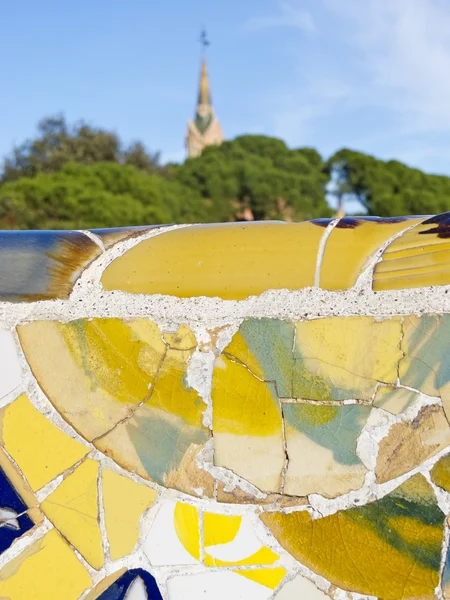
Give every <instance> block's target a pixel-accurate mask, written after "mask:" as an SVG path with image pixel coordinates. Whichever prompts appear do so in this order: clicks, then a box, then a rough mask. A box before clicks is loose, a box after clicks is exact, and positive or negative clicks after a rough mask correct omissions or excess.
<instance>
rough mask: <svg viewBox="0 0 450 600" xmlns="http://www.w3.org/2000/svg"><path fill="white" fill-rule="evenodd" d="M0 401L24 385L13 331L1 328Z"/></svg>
mask: <svg viewBox="0 0 450 600" xmlns="http://www.w3.org/2000/svg"><path fill="white" fill-rule="evenodd" d="M0 356H1V357H2V359H1V361H0V399H1V398H3V397H4V396H6V395H7V394H10V393H11V392H13V391H14V390H15V389H16V388H18V387H19V386H20V384H21V383H22V368H21V366H20V362H19V356H18V354H17V348H16V343H15V341H14V337H13V334H12V332H11V331H8V330H6V329H1V328H0Z"/></svg>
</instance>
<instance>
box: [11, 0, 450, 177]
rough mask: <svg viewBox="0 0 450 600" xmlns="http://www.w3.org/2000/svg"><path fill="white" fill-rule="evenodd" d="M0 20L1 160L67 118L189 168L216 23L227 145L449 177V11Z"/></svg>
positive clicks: (97, 13) (75, 11)
mask: <svg viewBox="0 0 450 600" xmlns="http://www.w3.org/2000/svg"><path fill="white" fill-rule="evenodd" d="M0 19H1V23H2V34H1V36H0V55H1V56H2V60H1V63H0V65H1V66H0V72H1V92H0V155H4V154H6V153H7V152H8V151H9V150H10V149H11V147H12V145H13V144H14V143H20V142H21V141H23V140H24V139H25V138H27V137H30V136H32V135H33V133H34V131H35V125H36V123H37V121H38V120H39V119H40V118H41V117H43V116H45V115H50V114H54V113H57V112H64V113H65V115H66V116H67V118H68V119H69V120H70V121H74V120H77V119H80V118H83V119H85V120H87V121H88V122H90V123H92V124H94V125H99V126H103V127H106V128H111V129H114V130H116V131H117V133H119V135H120V136H121V137H122V138H123V139H124V140H125V141H131V140H136V139H138V140H142V141H143V142H144V143H145V144H146V145H147V146H148V147H149V148H150V149H151V150H161V151H162V153H163V157H164V158H165V159H167V160H181V159H182V158H183V157H184V139H183V138H184V134H185V128H186V121H187V119H188V118H190V117H191V116H192V115H193V111H194V106H195V100H196V93H197V85H198V76H199V60H200V48H199V44H198V43H197V39H198V37H199V33H200V29H201V27H202V25H203V24H204V25H205V26H206V27H207V29H208V32H209V36H210V38H211V41H212V46H211V47H210V50H209V56H208V64H209V71H210V79H211V85H212V94H213V102H214V106H215V109H216V112H217V115H218V117H219V118H220V120H221V122H222V126H223V129H224V132H225V135H226V137H227V138H233V137H235V136H236V135H239V134H243V133H263V134H267V135H274V136H278V137H281V138H283V139H285V140H286V142H287V143H288V144H289V145H290V146H313V147H316V148H317V149H318V150H319V151H320V152H321V153H322V154H323V155H324V156H325V157H326V156H329V155H330V154H331V153H333V152H334V151H335V150H337V149H339V148H341V147H344V146H346V147H350V148H354V149H359V150H362V151H365V152H369V153H371V154H374V155H376V156H379V157H381V158H386V159H387V158H396V159H399V160H402V161H404V162H406V163H407V164H410V165H413V166H418V167H420V168H423V169H425V170H426V171H429V172H436V173H444V174H448V175H450V143H449V138H450V2H449V1H448V0H239V1H238V0H209V1H206V0H160V1H158V2H157V1H156V0H128V1H127V2H124V1H123V0H121V1H117V0H108V1H106V0H94V1H93V0H77V1H76V2H74V1H73V0H66V1H65V2H61V0H41V1H40V2H36V1H35V0H22V1H21V2H8V3H6V2H4V3H2V6H1V7H0Z"/></svg>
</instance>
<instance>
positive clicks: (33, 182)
mask: <svg viewBox="0 0 450 600" xmlns="http://www.w3.org/2000/svg"><path fill="white" fill-rule="evenodd" d="M205 221H207V207H206V203H205V201H204V199H203V198H202V197H201V196H200V194H199V193H198V192H196V191H195V190H193V189H191V188H186V187H184V186H183V185H182V184H180V183H179V182H177V181H167V180H166V179H164V178H163V177H160V176H159V175H152V174H149V173H146V172H145V171H139V170H138V169H136V168H135V167H133V166H131V165H120V164H114V163H98V164H92V165H80V164H77V163H67V164H65V165H64V166H63V167H62V169H60V170H59V171H57V172H55V173H39V174H38V175H36V176H35V177H32V178H31V177H22V178H21V179H18V180H17V181H11V182H7V183H5V184H3V185H2V186H1V187H0V228H5V229H85V228H93V227H120V226H126V225H152V224H160V223H161V224H162V223H192V222H205Z"/></svg>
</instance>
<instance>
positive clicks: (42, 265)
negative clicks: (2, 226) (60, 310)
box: [0, 231, 102, 302]
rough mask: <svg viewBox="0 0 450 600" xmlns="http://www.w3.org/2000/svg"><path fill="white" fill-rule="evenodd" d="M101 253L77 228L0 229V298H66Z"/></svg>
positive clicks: (27, 299) (11, 300) (21, 299)
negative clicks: (43, 229) (61, 229)
mask: <svg viewBox="0 0 450 600" xmlns="http://www.w3.org/2000/svg"><path fill="white" fill-rule="evenodd" d="M101 252H102V251H101V249H100V248H99V247H98V246H97V244H95V243H94V242H93V241H92V240H91V239H90V238H89V237H88V236H87V235H84V234H83V233H79V232H77V231H1V232H0V299H1V300H4V301H7V302H31V301H35V300H53V299H55V298H68V297H69V294H70V292H71V291H72V287H73V284H74V283H75V281H76V280H77V279H78V277H79V276H80V274H81V272H82V271H83V269H84V268H85V267H86V266H87V265H88V264H89V263H90V262H91V261H93V260H94V259H95V258H97V257H98V256H100V254H101Z"/></svg>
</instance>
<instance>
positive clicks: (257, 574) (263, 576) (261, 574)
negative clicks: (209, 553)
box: [233, 567, 286, 590]
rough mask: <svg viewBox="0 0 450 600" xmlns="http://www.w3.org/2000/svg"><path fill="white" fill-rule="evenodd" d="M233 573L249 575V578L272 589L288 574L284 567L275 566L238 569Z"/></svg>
mask: <svg viewBox="0 0 450 600" xmlns="http://www.w3.org/2000/svg"><path fill="white" fill-rule="evenodd" d="M233 573H237V574H238V575H242V577H247V579H251V580H252V581H255V582H256V583H260V584H261V585H264V586H265V587H268V588H270V589H271V590H274V589H275V588H277V587H278V586H279V585H280V583H281V582H282V581H283V579H284V577H285V576H286V570H285V569H283V567H273V568H272V569H270V568H265V569H252V570H251V571H250V570H248V571H238V570H236V571H233Z"/></svg>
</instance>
